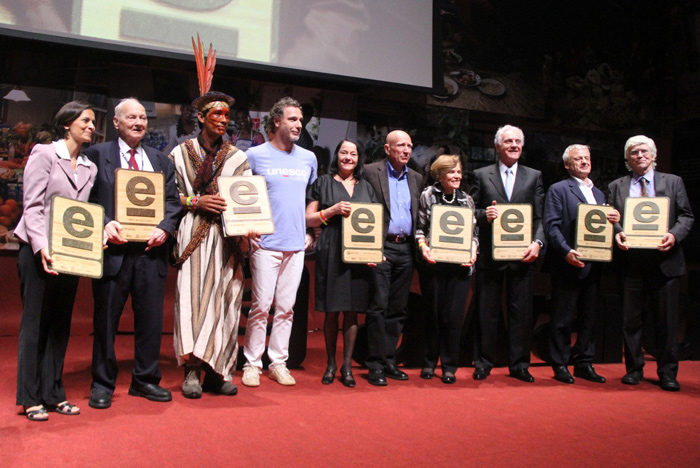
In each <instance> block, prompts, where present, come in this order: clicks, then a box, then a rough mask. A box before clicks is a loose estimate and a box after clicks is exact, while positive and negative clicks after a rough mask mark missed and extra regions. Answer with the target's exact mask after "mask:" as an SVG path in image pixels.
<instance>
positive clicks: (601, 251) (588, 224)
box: [574, 203, 615, 262]
mask: <svg viewBox="0 0 700 468" xmlns="http://www.w3.org/2000/svg"><path fill="white" fill-rule="evenodd" d="M612 210H613V208H612V207H611V206H604V205H588V204H585V203H582V204H580V205H579V206H578V210H577V212H576V246H575V247H574V248H575V249H576V251H577V252H578V253H580V254H581V257H579V260H586V261H592V262H610V261H612V249H613V237H614V236H615V233H614V230H613V225H612V223H610V222H608V213H610V212H611V211H612Z"/></svg>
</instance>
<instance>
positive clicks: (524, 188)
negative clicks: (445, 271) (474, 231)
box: [469, 163, 545, 270]
mask: <svg viewBox="0 0 700 468" xmlns="http://www.w3.org/2000/svg"><path fill="white" fill-rule="evenodd" d="M469 195H471V197H472V198H473V199H474V204H475V205H476V223H477V225H478V226H479V243H480V247H479V257H478V259H477V261H476V266H477V268H478V269H492V270H493V269H495V270H499V269H504V268H527V267H528V266H530V265H532V263H523V262H517V261H512V262H500V261H494V260H493V257H492V252H491V249H492V246H493V229H492V223H489V222H488V220H487V219H486V208H487V207H488V206H490V205H491V203H492V202H493V201H494V200H496V202H497V203H529V204H531V205H532V236H533V237H532V240H533V241H535V240H539V241H541V242H542V243H544V242H545V238H544V230H543V229H542V208H543V204H544V188H543V187H542V173H541V172H540V171H538V170H536V169H532V168H530V167H526V166H523V165H522V164H520V163H518V171H517V172H516V174H515V185H514V186H513V196H512V199H511V200H510V201H508V197H507V196H506V189H505V187H503V180H502V179H501V175H500V174H499V172H498V163H496V164H493V165H491V166H487V167H482V168H481V169H477V170H476V171H474V184H473V185H472V188H471V190H470V192H469Z"/></svg>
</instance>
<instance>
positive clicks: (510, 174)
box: [506, 168, 515, 201]
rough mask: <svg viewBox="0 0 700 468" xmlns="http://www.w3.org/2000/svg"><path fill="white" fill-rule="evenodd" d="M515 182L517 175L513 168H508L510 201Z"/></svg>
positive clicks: (507, 190) (507, 183)
mask: <svg viewBox="0 0 700 468" xmlns="http://www.w3.org/2000/svg"><path fill="white" fill-rule="evenodd" d="M514 182H515V175H514V174H513V170H512V169H511V168H508V169H506V196H507V197H508V201H510V198H511V196H512V195H513V183H514Z"/></svg>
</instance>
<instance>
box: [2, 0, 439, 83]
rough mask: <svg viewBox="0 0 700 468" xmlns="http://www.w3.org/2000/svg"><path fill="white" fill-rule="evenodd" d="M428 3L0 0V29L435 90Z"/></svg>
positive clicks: (368, 0)
mask: <svg viewBox="0 0 700 468" xmlns="http://www.w3.org/2000/svg"><path fill="white" fill-rule="evenodd" d="M433 15H434V10H433V1H432V0H0V33H1V34H11V35H18V36H23V37H30V38H31V37H36V38H40V39H45V40H46V39H48V40H55V41H58V42H64V43H70V44H84V43H85V41H87V42H88V43H89V44H90V45H91V46H94V47H98V48H100V47H104V48H108V49H120V50H127V51H132V52H138V53H146V54H151V55H163V56H168V57H173V58H184V59H186V58H189V57H191V56H192V45H191V39H190V38H191V37H192V36H196V35H197V33H199V34H200V36H201V38H202V41H203V42H204V43H205V45H206V46H208V44H209V43H210V42H211V43H213V44H214V48H215V49H216V51H217V57H218V60H220V63H224V64H227V65H234V66H243V67H249V68H257V69H263V70H264V69H266V68H267V67H271V69H272V70H274V71H279V69H280V68H282V69H283V70H285V71H288V70H291V71H292V72H293V73H298V72H299V71H301V72H310V73H312V74H318V75H319V76H323V75H332V76H333V77H335V78H340V79H351V80H363V81H364V80H369V81H372V82H382V83H387V84H396V85H403V86H408V87H416V88H423V89H426V90H428V89H430V88H432V87H433V81H434V72H433V68H434V66H433V40H434V39H433V37H434V34H433V27H434V22H433V20H434V18H433Z"/></svg>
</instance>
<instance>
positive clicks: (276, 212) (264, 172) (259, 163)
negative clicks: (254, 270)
mask: <svg viewBox="0 0 700 468" xmlns="http://www.w3.org/2000/svg"><path fill="white" fill-rule="evenodd" d="M245 154H246V156H247V157H248V164H249V165H250V169H251V170H252V171H253V174H255V175H261V176H263V177H264V178H265V182H266V183H267V193H268V194H269V196H270V208H271V209H272V219H273V220H274V223H275V232H274V234H269V235H264V236H262V243H261V247H262V248H264V249H267V250H276V251H280V252H294V251H298V250H304V240H305V236H306V188H307V186H309V185H311V184H312V183H313V182H314V180H316V168H317V163H316V156H315V155H314V154H313V153H312V152H311V151H308V150H305V149H303V148H300V147H298V146H297V145H294V149H292V152H291V153H287V152H285V151H280V150H278V149H276V148H275V147H274V146H272V145H271V144H270V143H269V142H268V143H265V144H262V145H259V146H254V147H252V148H249V149H248V150H247V151H246V152H245Z"/></svg>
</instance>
